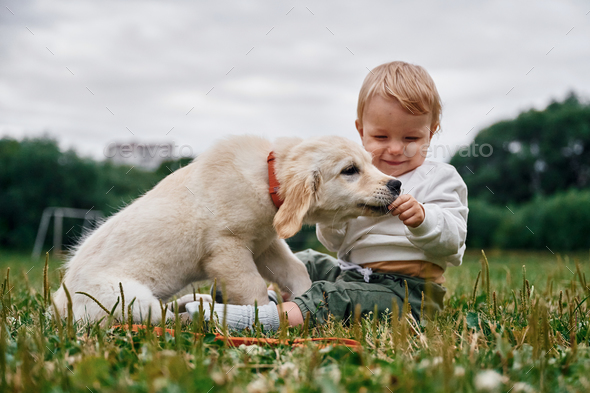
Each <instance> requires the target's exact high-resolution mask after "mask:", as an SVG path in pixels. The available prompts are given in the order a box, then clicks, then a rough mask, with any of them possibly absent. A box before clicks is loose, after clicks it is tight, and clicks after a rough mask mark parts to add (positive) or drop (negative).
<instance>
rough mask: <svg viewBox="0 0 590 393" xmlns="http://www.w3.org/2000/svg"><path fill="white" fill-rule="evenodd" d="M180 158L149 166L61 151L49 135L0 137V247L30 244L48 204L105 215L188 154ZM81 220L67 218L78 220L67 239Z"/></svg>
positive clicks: (68, 223)
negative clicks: (120, 163)
mask: <svg viewBox="0 0 590 393" xmlns="http://www.w3.org/2000/svg"><path fill="white" fill-rule="evenodd" d="M183 160H184V161H180V162H178V161H174V162H172V161H171V162H165V163H163V164H162V166H161V167H160V168H159V169H158V170H157V171H156V172H147V171H143V170H141V169H138V168H133V169H131V167H130V166H116V165H113V164H112V163H111V162H109V161H105V162H98V161H95V160H92V159H90V158H82V157H79V156H78V155H77V154H76V152H75V151H73V150H68V151H65V152H62V151H60V149H59V146H58V144H57V141H56V140H55V139H51V138H49V137H40V138H25V139H24V140H22V141H20V142H19V141H16V140H14V139H10V138H3V139H0V247H3V248H13V249H20V250H27V249H30V248H32V246H33V243H34V241H35V236H36V233H37V228H38V226H39V222H40V219H41V214H42V212H43V210H44V209H45V208H46V207H50V206H61V207H74V208H80V209H90V208H92V207H93V208H94V210H101V211H102V212H103V214H104V215H105V216H109V215H111V214H112V213H114V212H116V211H118V210H119V209H120V208H121V207H122V206H124V205H125V204H127V203H129V202H131V201H132V200H133V199H135V198H137V197H138V196H139V195H141V194H143V193H144V192H146V191H148V190H149V189H151V188H152V187H153V186H154V185H155V184H157V183H158V182H159V181H160V180H161V179H162V178H164V177H165V176H166V175H168V174H170V171H174V170H176V169H178V167H179V165H180V164H182V165H185V164H186V163H187V161H189V160H190V159H183ZM168 168H170V169H168ZM81 224H82V223H81V222H80V220H77V221H76V220H73V219H70V220H68V219H65V221H64V228H66V227H69V226H73V225H76V229H74V230H73V231H72V232H71V233H69V238H68V239H69V242H74V241H75V238H76V236H77V235H79V234H80V232H81V231H80V225H81ZM51 231H52V228H51V227H50V232H49V234H48V238H51V236H52V233H51ZM72 235H73V236H72ZM68 239H64V240H65V242H66V245H67V242H68Z"/></svg>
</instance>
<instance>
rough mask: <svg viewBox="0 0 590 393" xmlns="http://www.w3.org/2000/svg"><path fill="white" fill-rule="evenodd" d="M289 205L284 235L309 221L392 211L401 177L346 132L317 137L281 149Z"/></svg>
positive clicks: (282, 217)
mask: <svg viewBox="0 0 590 393" xmlns="http://www.w3.org/2000/svg"><path fill="white" fill-rule="evenodd" d="M275 153H276V154H275V155H276V157H277V164H276V165H277V166H276V171H277V177H278V180H279V181H280V183H281V186H280V189H279V195H280V196H281V198H282V199H283V200H284V202H283V205H282V206H281V208H280V209H279V211H278V212H277V214H276V215H275V218H274V227H275V229H276V230H277V233H278V234H279V236H280V237H281V238H283V239H285V238H289V237H291V236H293V235H295V234H296V233H297V232H298V231H299V230H300V229H301V226H302V225H303V223H304V222H308V223H310V224H312V223H316V222H321V223H325V224H336V223H341V222H343V221H347V220H350V219H351V218H355V217H358V216H381V215H384V214H387V212H388V209H387V206H388V205H390V204H391V203H392V202H393V201H394V200H395V199H396V198H397V197H398V196H399V193H400V187H401V182H399V181H398V180H396V179H395V178H393V177H391V176H387V175H385V174H383V173H381V172H380V171H379V170H378V169H377V168H375V167H374V166H373V164H372V162H371V161H372V159H371V154H369V153H368V152H367V151H365V150H364V149H363V147H362V146H360V145H359V144H357V143H354V142H352V141H350V140H348V139H346V138H342V137H334V136H331V137H317V138H310V139H308V140H305V141H297V143H296V144H291V145H290V146H289V145H288V144H287V145H283V146H280V148H279V149H277V150H275Z"/></svg>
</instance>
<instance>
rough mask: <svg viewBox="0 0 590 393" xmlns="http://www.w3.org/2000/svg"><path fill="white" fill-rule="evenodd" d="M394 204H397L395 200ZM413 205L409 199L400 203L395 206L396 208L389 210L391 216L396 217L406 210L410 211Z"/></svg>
mask: <svg viewBox="0 0 590 393" xmlns="http://www.w3.org/2000/svg"><path fill="white" fill-rule="evenodd" d="M398 199H399V198H398ZM396 202H397V200H396ZM413 204H414V202H413V201H412V200H411V199H409V200H406V201H402V203H400V204H397V205H396V207H395V208H394V209H392V210H391V214H393V215H394V216H397V215H398V214H400V213H403V212H405V211H407V210H408V209H410V208H411V207H412V205H413Z"/></svg>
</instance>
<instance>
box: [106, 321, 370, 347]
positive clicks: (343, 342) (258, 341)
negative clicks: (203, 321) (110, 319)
mask: <svg viewBox="0 0 590 393" xmlns="http://www.w3.org/2000/svg"><path fill="white" fill-rule="evenodd" d="M113 327H114V328H117V327H121V328H124V329H127V325H115V326H113ZM139 329H146V326H145V325H131V331H133V332H138V331H139ZM154 333H156V335H158V336H161V335H163V334H164V333H163V330H162V328H161V327H159V326H154ZM166 333H168V334H170V335H171V336H174V330H172V329H166ZM192 334H195V335H196V336H197V337H202V336H204V334H203V333H192ZM214 341H225V342H226V343H228V344H229V345H231V346H234V347H239V346H240V345H242V344H243V345H264V344H266V345H272V346H275V345H281V344H282V345H291V346H292V347H302V346H304V345H305V343H308V342H312V343H317V344H318V345H319V346H322V347H324V346H327V345H334V346H346V347H349V348H354V349H359V348H360V346H361V344H360V343H359V342H358V341H356V340H352V339H350V338H339V337H318V338H296V339H295V340H293V341H291V342H289V340H282V341H281V340H279V339H276V338H256V337H231V336H230V337H224V336H222V335H221V334H219V333H215V340H214Z"/></svg>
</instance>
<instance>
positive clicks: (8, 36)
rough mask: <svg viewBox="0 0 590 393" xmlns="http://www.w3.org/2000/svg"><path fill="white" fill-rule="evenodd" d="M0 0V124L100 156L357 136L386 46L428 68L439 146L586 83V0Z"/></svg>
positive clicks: (589, 59)
mask: <svg viewBox="0 0 590 393" xmlns="http://www.w3.org/2000/svg"><path fill="white" fill-rule="evenodd" d="M0 3H1V5H2V7H1V9H0V137H1V136H6V135H9V136H13V137H17V138H22V137H23V136H36V135H41V134H42V133H49V134H50V135H52V136H54V137H56V138H58V140H59V142H60V145H61V146H62V147H63V148H64V149H67V148H70V147H73V148H75V149H76V150H77V151H78V152H79V153H81V154H82V155H91V156H93V157H95V158H102V157H103V150H104V147H105V146H106V145H107V144H108V143H109V142H112V141H117V142H128V141H132V140H136V141H142V142H156V143H158V142H167V141H173V142H174V143H175V144H177V145H179V146H180V145H188V146H190V148H191V149H192V150H193V152H194V154H198V153H199V152H201V151H203V150H204V149H206V148H207V147H209V146H210V145H211V144H212V143H213V142H214V141H215V140H217V139H219V138H221V137H223V136H224V135H228V134H243V133H251V134H258V135H263V136H266V137H268V138H271V139H273V138H275V137H278V136H302V137H310V136H314V135H331V134H336V135H343V136H346V137H349V138H351V139H353V140H356V141H359V138H358V134H357V132H356V129H355V127H354V120H355V118H356V103H357V98H358V91H359V89H360V86H361V83H362V81H363V79H364V77H365V76H366V74H367V73H368V72H369V71H368V69H370V68H373V67H375V66H377V65H379V64H382V63H384V62H387V61H392V60H404V61H408V62H411V63H415V64H420V65H422V66H424V67H425V68H426V69H427V70H428V71H429V72H430V73H431V75H432V77H433V78H434V80H435V82H436V84H437V86H438V89H439V92H440V95H441V97H442V100H443V121H442V128H443V130H442V133H441V134H440V135H439V136H438V137H435V139H434V141H433V144H434V145H444V146H448V147H449V148H450V149H451V151H454V150H456V149H457V147H458V146H460V145H462V144H466V143H469V142H470V141H472V140H473V138H474V136H475V135H476V132H477V131H478V130H481V129H482V128H484V127H486V126H488V125H490V124H492V123H494V122H496V121H498V120H500V119H507V118H511V117H514V116H515V115H517V114H518V113H519V112H520V111H523V110H527V109H530V108H532V107H535V108H543V107H544V106H545V105H547V104H548V102H549V101H550V100H551V99H552V98H556V99H563V98H564V97H565V95H566V94H567V92H568V91H570V90H575V91H576V92H577V93H578V94H580V95H581V96H582V97H585V98H588V97H590V72H589V70H590V14H589V11H590V3H588V1H564V0H561V1H552V2H543V1H518V2H515V1H489V2H486V1H476V2H474V1H454V2H450V1H446V2H442V1H441V2H435V1H412V2H409V1H407V2H392V1H387V2H386V1H378V2H375V1H371V2H369V1H357V2H341V1H329V2H326V1H322V2H321V3H318V2H307V3H302V2H297V1H282V0H280V1H270V0H267V1H247V2H245V1H235V2H228V1H218V2H196V1H195V2H188V1H178V2H169V1H166V2H164V1H158V2H156V1H125V2H122V1H92V2H91V1H81V0H77V1H56V0H53V1H22V0H0ZM470 130H471V131H470ZM187 151H188V150H186V149H185V150H184V152H185V153H186V152H187ZM436 151H437V155H436V157H432V158H434V159H436V160H438V161H448V160H449V158H450V157H449V156H448V155H443V154H442V150H441V149H438V150H436Z"/></svg>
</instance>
